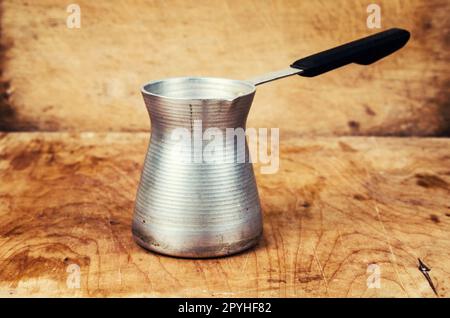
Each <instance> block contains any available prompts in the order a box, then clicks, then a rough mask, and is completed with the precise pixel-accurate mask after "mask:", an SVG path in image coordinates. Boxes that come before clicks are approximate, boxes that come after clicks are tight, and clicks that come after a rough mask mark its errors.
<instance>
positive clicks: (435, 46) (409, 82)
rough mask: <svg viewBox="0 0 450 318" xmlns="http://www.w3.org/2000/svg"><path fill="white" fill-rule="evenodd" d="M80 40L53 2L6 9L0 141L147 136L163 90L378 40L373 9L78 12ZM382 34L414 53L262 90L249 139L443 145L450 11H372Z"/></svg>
mask: <svg viewBox="0 0 450 318" xmlns="http://www.w3.org/2000/svg"><path fill="white" fill-rule="evenodd" d="M76 3H78V4H79V5H80V8H81V28H80V29H69V28H67V27H66V18H67V16H68V13H67V12H66V6H67V4H68V3H64V2H61V1H57V0H39V1H28V0H4V1H2V11H3V15H2V20H1V29H2V38H1V43H2V48H4V58H5V61H4V63H3V64H4V65H3V67H4V72H3V74H2V81H3V82H2V85H0V91H1V92H2V93H1V94H0V96H1V97H2V98H1V100H2V102H1V103H0V114H1V115H2V116H0V128H1V129H0V130H8V131H11V130H46V131H48V130H51V131H56V130H70V131H148V129H149V122H148V118H147V114H146V111H145V108H144V104H143V102H142V100H141V96H140V93H139V87H140V86H141V84H143V83H144V82H147V81H149V80H154V79H158V78H165V77H174V76H186V75H204V76H219V77H229V78H236V79H245V78H249V77H253V76H255V75H258V74H260V73H265V72H268V71H274V70H277V69H280V68H284V67H286V66H287V65H289V64H290V63H292V62H293V61H295V60H296V59H298V58H300V57H302V56H306V55H309V54H312V53H315V52H318V51H320V50H324V49H327V48H330V47H332V46H335V45H338V44H341V43H344V42H347V41H350V40H353V39H356V38H359V37H362V36H365V35H368V34H372V33H375V32H377V31H379V30H369V29H368V28H367V26H366V18H367V13H366V8H367V5H368V4H369V3H371V2H370V1H365V0H340V1H299V0H276V1H257V0H228V1H222V0H214V1H209V0H208V1H207V0H200V1H198V0H195V1H194V0H190V1H185V0H176V1H147V0H134V1H120V2H119V1H115V2H114V3H111V1H104V0H101V1H88V0H79V1H77V2H76ZM376 3H378V4H380V6H381V9H382V11H381V14H382V29H387V28H390V27H393V26H398V27H403V28H406V29H408V30H410V31H411V33H412V38H411V41H410V42H409V44H408V45H407V47H406V48H404V49H402V51H400V52H398V53H396V54H395V55H394V56H392V57H390V58H387V59H385V60H383V61H380V62H379V63H377V64H375V65H373V66H370V67H362V66H356V65H352V66H348V67H345V68H343V69H341V70H339V71H336V72H331V73H329V74H326V75H323V76H320V77H317V78H313V79H306V78H300V77H293V78H289V79H285V80H283V81H280V82H275V83H272V84H268V85H267V86H261V87H260V88H258V93H257V96H256V99H255V101H254V106H253V109H252V111H251V114H250V116H249V125H250V126H253V127H279V126H280V125H283V127H284V129H286V130H289V131H290V132H291V133H292V134H297V135H348V134H353V135H448V133H449V131H450V129H449V127H450V124H449V123H450V106H449V100H450V98H449V91H450V90H449V83H450V81H449V74H450V72H449V65H450V64H449V61H450V50H449V43H450V35H449V34H450V33H449V32H450V19H448V12H449V10H450V2H449V1H447V0H389V1H388V0H378V1H376Z"/></svg>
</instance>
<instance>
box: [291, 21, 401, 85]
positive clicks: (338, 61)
mask: <svg viewBox="0 0 450 318" xmlns="http://www.w3.org/2000/svg"><path fill="white" fill-rule="evenodd" d="M409 37H410V33H409V32H408V31H406V30H403V29H398V28H393V29H389V30H386V31H383V32H379V33H377V34H374V35H371V36H368V37H365V38H362V39H359V40H356V41H353V42H350V43H347V44H344V45H341V46H338V47H335V48H332V49H329V50H326V51H323V52H320V53H316V54H313V55H310V56H308V57H305V58H302V59H300V60H297V61H295V62H294V63H293V64H292V65H291V67H293V68H296V69H299V70H302V71H301V72H299V73H298V74H299V75H300V76H305V77H314V76H317V75H320V74H323V73H326V72H328V71H331V70H334V69H336V68H339V67H341V66H344V65H347V64H350V63H356V64H362V65H369V64H372V63H373V62H376V61H378V60H380V59H382V58H383V57H385V56H388V55H389V54H391V53H393V52H395V51H397V50H398V49H400V48H402V47H403V46H404V45H405V44H406V42H408V40H409Z"/></svg>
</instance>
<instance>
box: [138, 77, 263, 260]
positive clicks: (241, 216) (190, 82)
mask: <svg viewBox="0 0 450 318" xmlns="http://www.w3.org/2000/svg"><path fill="white" fill-rule="evenodd" d="M142 93H143V96H144V101H145V104H146V107H147V109H148V112H149V114H150V119H151V124H152V133H151V139H150V145H149V148H148V152H147V156H146V159H145V164H144V168H143V171H142V176H141V180H140V184H139V189H138V193H137V197H136V205H135V213H134V219H133V236H134V238H135V240H136V241H137V243H138V244H140V245H141V246H143V247H145V248H147V249H150V250H153V251H156V252H159V253H163V254H168V255H173V256H179V257H215V256H223V255H229V254H233V253H237V252H239V251H242V250H244V249H246V248H249V247H251V246H253V245H254V244H256V243H257V242H258V239H259V237H260V235H261V233H262V217H261V208H260V203H259V197H258V191H257V187H256V182H255V177H254V173H253V168H252V164H251V163H249V161H248V148H247V144H246V141H244V142H245V149H244V150H245V152H244V153H245V155H246V160H245V162H244V163H242V162H240V161H239V160H237V157H239V156H240V155H242V153H239V151H236V148H237V147H238V145H236V143H230V142H229V140H228V142H227V139H226V138H225V137H226V134H227V133H226V129H227V128H238V127H240V128H244V129H245V124H246V119H247V115H248V112H249V110H250V106H251V103H252V100H253V97H254V94H255V88H254V86H253V85H252V84H250V83H247V82H241V81H234V80H227V79H216V78H176V79H168V80H163V81H157V82H151V83H149V84H147V85H145V86H144V87H143V89H142ZM200 121H201V122H200ZM199 123H200V126H199ZM196 127H197V130H196ZM198 128H199V129H198ZM208 128H214V129H215V131H216V132H217V131H220V132H222V133H223V147H222V149H219V150H220V151H217V150H218V149H217V147H216V149H215V151H214V152H211V153H208V157H207V160H206V159H205V158H200V159H199V153H200V156H202V155H203V156H205V150H207V147H208V144H209V145H211V143H210V141H211V140H205V138H204V136H203V135H202V134H201V133H203V132H205V131H206V130H207V129H208ZM180 129H181V130H180ZM177 131H181V132H182V131H188V132H189V137H190V138H189V139H182V138H174V136H177V134H174V132H177ZM199 133H200V134H199ZM199 138H200V140H199ZM195 145H197V146H199V145H201V149H202V150H201V151H200V152H198V149H197V150H195V149H194V147H195ZM216 145H217V144H216ZM236 153H238V154H237V155H236ZM205 157H206V156H205ZM230 159H231V160H230ZM239 159H242V157H240V158H239ZM236 161H238V162H236Z"/></svg>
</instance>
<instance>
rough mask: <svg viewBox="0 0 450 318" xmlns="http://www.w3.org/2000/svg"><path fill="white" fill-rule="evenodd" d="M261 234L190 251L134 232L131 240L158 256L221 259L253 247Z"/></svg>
mask: <svg viewBox="0 0 450 318" xmlns="http://www.w3.org/2000/svg"><path fill="white" fill-rule="evenodd" d="M261 236H262V232H261V233H260V234H258V235H257V236H256V237H253V238H250V239H246V240H241V241H237V242H234V243H223V244H220V245H216V246H204V247H202V246H199V247H196V248H195V249H194V248H191V249H183V250H181V249H179V248H177V247H173V246H168V245H167V244H164V243H161V242H158V241H156V240H154V239H151V240H149V239H146V238H143V237H142V236H140V235H138V234H137V233H136V232H135V231H133V239H134V241H135V242H136V243H137V244H138V245H139V246H141V247H143V248H145V249H146V250H149V251H152V252H156V253H159V254H163V255H167V256H174V257H181V258H213V257H221V256H228V255H232V254H237V253H240V252H242V251H245V250H247V249H249V248H251V247H253V246H255V245H257V244H258V242H259V240H260V239H261Z"/></svg>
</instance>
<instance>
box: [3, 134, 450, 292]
mask: <svg viewBox="0 0 450 318" xmlns="http://www.w3.org/2000/svg"><path fill="white" fill-rule="evenodd" d="M147 142H148V136H147V134H146V133H97V134H95V133H81V134H76V133H3V134H1V135H0V150H1V151H0V180H1V182H0V296H9V297H17V296H193V297H196V296H205V297H210V296H224V297H231V296H254V297H263V296H275V297H278V296H287V297H313V296H338V297H344V296H348V297H361V296H364V297H391V296H392V297H435V295H434V294H433V292H432V290H431V288H430V286H429V284H428V282H427V281H426V279H425V277H424V276H423V274H422V273H421V272H420V271H419V270H418V268H417V266H418V258H420V259H421V260H423V261H424V262H425V263H426V264H427V266H428V267H430V268H431V271H430V272H429V274H430V276H431V278H432V281H433V283H434V285H435V286H436V289H437V292H438V294H439V296H446V297H449V296H450V290H449V288H450V237H449V235H448V234H449V230H450V205H449V203H450V201H449V192H450V140H449V139H432V138H430V139H414V138H409V139H401V138H373V137H372V138H363V137H346V138H343V137H342V138H309V139H299V138H295V137H289V136H285V138H284V139H283V140H282V144H281V154H280V157H281V164H280V170H279V172H278V173H276V174H273V175H262V174H260V172H259V167H258V166H257V167H255V168H256V174H257V182H258V185H259V189H260V196H261V201H262V207H263V210H264V238H263V240H262V241H261V242H260V244H259V246H257V247H256V248H254V249H251V250H249V251H247V252H244V253H242V254H240V255H236V256H232V257H226V258H219V259H209V260H188V259H176V258H171V257H166V256H161V255H157V254H153V253H149V252H146V251H145V250H143V249H141V248H140V247H138V246H137V245H136V244H135V243H134V242H133V240H132V237H131V231H130V224H131V217H132V209H133V204H134V203H133V202H134V195H135V191H136V187H137V182H138V179H139V175H140V168H141V165H142V162H143V160H144V154H145V150H146V145H147ZM73 264H76V265H78V266H80V273H81V276H80V283H81V284H80V288H79V289H72V288H69V287H70V286H73V285H70V284H69V285H67V279H68V278H73V276H70V275H71V273H68V272H67V271H68V270H69V271H70V269H71V268H73V267H71V266H74V265H73ZM370 264H376V265H378V266H379V269H380V278H381V285H380V288H379V289H377V288H368V286H367V280H368V279H369V280H370V277H371V276H370V275H371V273H372V272H370V271H369V272H368V266H369V265H370ZM68 286H69V287H68Z"/></svg>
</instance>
